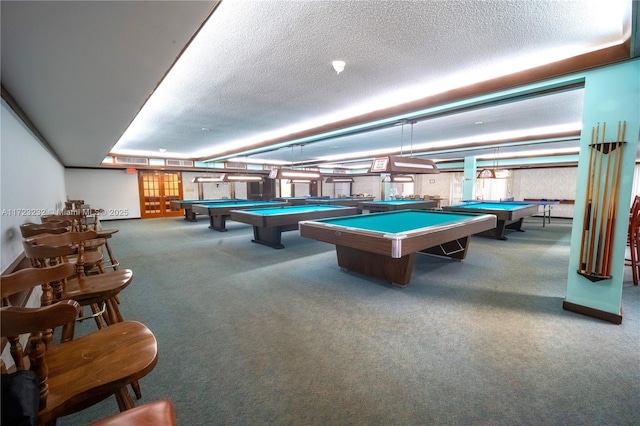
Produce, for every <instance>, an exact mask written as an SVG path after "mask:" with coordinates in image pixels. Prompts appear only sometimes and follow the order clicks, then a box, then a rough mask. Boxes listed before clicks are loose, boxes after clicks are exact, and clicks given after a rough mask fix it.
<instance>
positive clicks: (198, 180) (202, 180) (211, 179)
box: [191, 176, 223, 183]
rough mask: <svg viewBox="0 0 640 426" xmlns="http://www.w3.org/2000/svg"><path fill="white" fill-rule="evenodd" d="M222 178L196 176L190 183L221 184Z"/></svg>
mask: <svg viewBox="0 0 640 426" xmlns="http://www.w3.org/2000/svg"><path fill="white" fill-rule="evenodd" d="M222 178H223V176H196V177H194V178H193V179H191V183H210V182H217V183H220V182H222Z"/></svg>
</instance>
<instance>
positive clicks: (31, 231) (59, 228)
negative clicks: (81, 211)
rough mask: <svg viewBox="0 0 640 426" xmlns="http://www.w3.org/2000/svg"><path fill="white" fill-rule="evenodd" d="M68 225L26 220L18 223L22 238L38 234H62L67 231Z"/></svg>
mask: <svg viewBox="0 0 640 426" xmlns="http://www.w3.org/2000/svg"><path fill="white" fill-rule="evenodd" d="M68 226H69V225H62V222H47V223H31V222H27V223H23V224H22V225H20V233H21V234H22V238H29V237H33V236H34V235H39V234H62V233H64V232H69V228H68Z"/></svg>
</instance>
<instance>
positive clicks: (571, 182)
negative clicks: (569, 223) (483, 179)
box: [512, 167, 578, 218]
mask: <svg viewBox="0 0 640 426" xmlns="http://www.w3.org/2000/svg"><path fill="white" fill-rule="evenodd" d="M577 176H578V167H558V168H548V169H516V170H514V171H513V188H512V190H513V197H514V198H515V199H516V200H522V199H524V198H546V199H548V200H556V199H557V200H575V198H576V185H577ZM573 211H574V205H573V204H558V205H555V206H552V207H551V215H552V216H557V217H568V218H573Z"/></svg>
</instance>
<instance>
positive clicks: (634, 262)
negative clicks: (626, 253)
mask: <svg viewBox="0 0 640 426" xmlns="http://www.w3.org/2000/svg"><path fill="white" fill-rule="evenodd" d="M631 272H632V275H633V285H634V286H637V285H638V279H639V276H640V234H638V233H635V235H634V236H633V239H632V240H631Z"/></svg>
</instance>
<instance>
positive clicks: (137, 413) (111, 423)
mask: <svg viewBox="0 0 640 426" xmlns="http://www.w3.org/2000/svg"><path fill="white" fill-rule="evenodd" d="M123 425H125V426H126V425H129V426H134V425H135V426H175V425H177V421H176V413H175V409H174V407H173V404H172V403H171V401H167V400H160V401H155V402H150V403H148V404H145V405H141V406H140V407H136V408H132V409H131V410H127V411H123V412H121V413H119V414H116V415H114V416H111V417H108V418H106V419H103V420H99V421H97V422H95V423H91V425H90V426H123Z"/></svg>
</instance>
